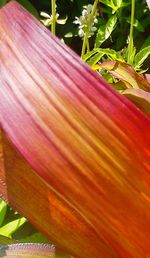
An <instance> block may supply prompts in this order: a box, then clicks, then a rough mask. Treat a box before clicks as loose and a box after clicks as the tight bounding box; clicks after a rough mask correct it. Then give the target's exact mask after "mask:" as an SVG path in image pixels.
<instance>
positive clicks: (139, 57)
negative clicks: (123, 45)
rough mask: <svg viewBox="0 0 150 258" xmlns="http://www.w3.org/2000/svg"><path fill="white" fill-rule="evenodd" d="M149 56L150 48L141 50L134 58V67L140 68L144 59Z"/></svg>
mask: <svg viewBox="0 0 150 258" xmlns="http://www.w3.org/2000/svg"><path fill="white" fill-rule="evenodd" d="M149 54H150V46H148V47H145V48H143V49H142V50H140V51H139V52H138V53H137V54H136V56H135V67H136V68H140V67H141V65H142V64H143V63H144V61H145V59H146V58H147V57H148V56H149Z"/></svg>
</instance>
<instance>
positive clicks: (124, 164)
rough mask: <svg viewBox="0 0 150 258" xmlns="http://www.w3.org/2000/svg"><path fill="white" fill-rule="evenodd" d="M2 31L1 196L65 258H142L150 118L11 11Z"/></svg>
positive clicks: (149, 202) (149, 247)
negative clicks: (70, 257) (65, 254)
mask: <svg viewBox="0 0 150 258" xmlns="http://www.w3.org/2000/svg"><path fill="white" fill-rule="evenodd" d="M0 25H1V26H0V125H1V128H2V129H3V131H4V133H3V134H2V144H1V145H0V148H1V149H0V151H1V154H0V157H1V160H0V193H1V195H2V196H3V198H5V199H7V200H8V201H9V203H10V205H11V206H12V207H13V208H15V209H17V210H18V211H19V212H20V213H21V214H22V215H24V216H25V217H27V218H28V219H29V220H30V221H31V222H32V223H33V225H35V226H36V227H37V228H38V229H39V230H40V231H41V232H43V233H44V234H45V235H46V236H47V237H48V238H49V239H51V240H52V241H53V242H54V243H56V244H58V245H59V246H60V247H62V248H63V249H64V250H66V251H68V252H69V253H71V254H72V255H73V256H76V257H79V258H91V257H94V258H120V257H121V258H146V257H148V255H149V254H150V237H149V236H150V119H149V118H148V116H146V115H144V114H143V113H142V112H140V111H139V109H138V108H137V107H136V106H135V105H134V104H132V103H131V102H130V101H129V100H128V99H126V98H125V97H124V96H121V95H119V94H118V93H117V92H116V91H115V90H114V89H113V88H112V87H111V86H109V85H108V84H107V83H106V82H105V81H103V80H102V79H101V78H100V77H99V76H98V74H96V73H95V72H94V71H92V70H91V69H90V68H89V67H88V66H87V65H86V64H85V63H83V62H82V61H81V60H80V59H79V57H77V55H76V54H74V53H73V52H72V51H71V50H70V49H69V48H68V47H66V46H65V45H64V44H62V43H60V41H59V40H58V39H56V38H55V37H53V36H52V35H50V33H49V31H48V30H47V29H46V28H44V27H43V25H41V24H40V23H39V22H38V21H36V20H35V19H34V18H33V17H32V16H31V15H30V14H28V13H27V12H26V11H24V9H23V8H22V7H21V6H19V5H18V4H17V3H15V2H11V3H10V4H8V5H7V6H6V7H5V8H3V9H1V11H0ZM6 136H7V137H6ZM8 139H9V140H8ZM10 142H11V143H10ZM2 145H3V148H2ZM3 160H4V164H3ZM4 165H5V166H4Z"/></svg>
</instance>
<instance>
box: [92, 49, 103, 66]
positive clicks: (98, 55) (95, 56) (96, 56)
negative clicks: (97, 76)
mask: <svg viewBox="0 0 150 258" xmlns="http://www.w3.org/2000/svg"><path fill="white" fill-rule="evenodd" d="M103 55H104V53H103V52H100V53H97V54H95V55H94V56H92V57H91V58H90V60H89V61H88V64H89V65H90V66H93V65H95V64H97V63H98V61H100V59H101V58H102V57H103Z"/></svg>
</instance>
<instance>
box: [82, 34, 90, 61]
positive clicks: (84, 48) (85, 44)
mask: <svg viewBox="0 0 150 258" xmlns="http://www.w3.org/2000/svg"><path fill="white" fill-rule="evenodd" d="M87 41H88V32H86V33H85V35H84V38H83V44H82V52H81V58H82V59H83V56H84V55H85V51H86V48H87Z"/></svg>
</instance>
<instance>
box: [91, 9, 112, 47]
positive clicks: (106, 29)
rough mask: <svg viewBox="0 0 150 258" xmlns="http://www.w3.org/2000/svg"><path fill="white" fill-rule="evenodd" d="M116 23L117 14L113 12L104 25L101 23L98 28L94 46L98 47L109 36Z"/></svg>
mask: <svg viewBox="0 0 150 258" xmlns="http://www.w3.org/2000/svg"><path fill="white" fill-rule="evenodd" d="M116 23H117V15H116V14H114V15H112V16H111V17H110V19H109V20H108V22H107V23H106V25H103V26H101V27H100V28H99V30H98V32H97V35H96V40H95V47H99V46H100V45H101V44H102V43H103V42H104V41H105V40H107V39H108V38H109V37H110V35H111V33H112V31H113V30H114V28H115V25H116Z"/></svg>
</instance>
